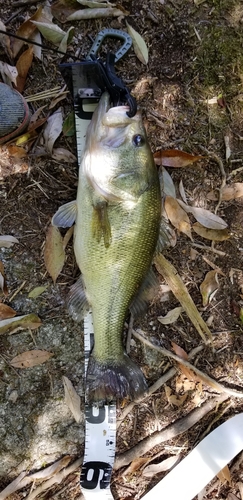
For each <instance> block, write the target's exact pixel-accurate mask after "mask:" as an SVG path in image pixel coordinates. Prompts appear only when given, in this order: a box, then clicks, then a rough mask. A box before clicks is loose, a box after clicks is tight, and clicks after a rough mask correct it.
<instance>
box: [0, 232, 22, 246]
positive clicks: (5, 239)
mask: <svg viewBox="0 0 243 500" xmlns="http://www.w3.org/2000/svg"><path fill="white" fill-rule="evenodd" d="M14 243H19V240H17V238H15V237H14V236H11V235H9V234H6V235H5V234H4V235H2V236H0V248H1V247H4V248H10V247H11V246H12V245H13V244H14Z"/></svg>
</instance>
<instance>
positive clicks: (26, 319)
mask: <svg viewBox="0 0 243 500" xmlns="http://www.w3.org/2000/svg"><path fill="white" fill-rule="evenodd" d="M40 325H41V320H40V318H39V317H38V316H37V315H36V314H33V313H32V314H25V315H24V316H15V318H11V319H4V320H2V321H0V335H2V334H3V333H6V332H8V333H9V334H12V333H15V332H17V331H19V330H27V328H30V329H31V330H33V329H35V328H39V326H40Z"/></svg>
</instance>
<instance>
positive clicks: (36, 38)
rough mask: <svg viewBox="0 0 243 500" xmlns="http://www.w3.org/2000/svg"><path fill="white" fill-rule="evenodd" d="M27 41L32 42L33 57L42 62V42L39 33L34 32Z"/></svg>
mask: <svg viewBox="0 0 243 500" xmlns="http://www.w3.org/2000/svg"><path fill="white" fill-rule="evenodd" d="M29 40H30V41H31V42H33V53H34V56H35V57H37V59H39V60H40V61H42V40H41V34H40V32H39V31H37V30H35V31H34V33H33V34H32V35H31V37H30V38H29ZM36 44H38V45H36Z"/></svg>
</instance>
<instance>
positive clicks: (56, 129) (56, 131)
mask: <svg viewBox="0 0 243 500" xmlns="http://www.w3.org/2000/svg"><path fill="white" fill-rule="evenodd" d="M62 122H63V118H62V108H58V110H57V111H55V113H53V115H51V116H49V118H48V120H47V124H46V126H45V129H44V133H43V137H44V140H45V147H46V150H47V151H48V153H50V154H52V150H53V145H54V143H55V141H56V139H57V138H58V137H59V135H60V134H61V132H62Z"/></svg>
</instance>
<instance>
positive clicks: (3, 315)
mask: <svg viewBox="0 0 243 500" xmlns="http://www.w3.org/2000/svg"><path fill="white" fill-rule="evenodd" d="M16 314H17V313H16V311H14V309H12V307H10V306H7V304H3V303H2V302H0V320H2V319H8V318H13V317H14V316H16Z"/></svg>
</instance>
